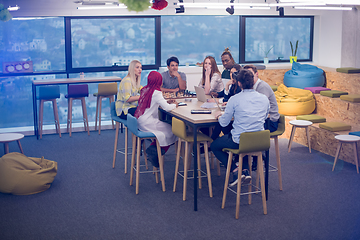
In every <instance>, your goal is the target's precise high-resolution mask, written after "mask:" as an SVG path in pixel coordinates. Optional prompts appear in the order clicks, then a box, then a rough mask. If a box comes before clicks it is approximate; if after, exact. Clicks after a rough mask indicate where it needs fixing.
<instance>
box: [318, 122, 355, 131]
mask: <svg viewBox="0 0 360 240" xmlns="http://www.w3.org/2000/svg"><path fill="white" fill-rule="evenodd" d="M319 127H320V128H323V129H326V130H329V131H332V132H339V131H350V130H351V126H350V125H348V124H346V123H342V122H327V123H320V124H319Z"/></svg>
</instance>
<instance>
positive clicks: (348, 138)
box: [332, 135, 360, 173]
mask: <svg viewBox="0 0 360 240" xmlns="http://www.w3.org/2000/svg"><path fill="white" fill-rule="evenodd" d="M335 139H337V140H339V145H338V148H337V150H336V154H335V161H334V165H333V168H332V170H333V171H334V169H335V165H336V162H337V160H338V158H339V154H340V150H341V145H342V144H343V143H350V144H351V145H352V146H353V149H354V155H355V165H356V171H357V173H359V160H358V154H357V145H356V143H357V142H359V141H360V137H358V136H355V135H336V136H335Z"/></svg>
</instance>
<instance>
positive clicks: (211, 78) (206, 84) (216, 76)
mask: <svg viewBox="0 0 360 240" xmlns="http://www.w3.org/2000/svg"><path fill="white" fill-rule="evenodd" d="M199 87H202V88H204V89H205V94H210V93H212V92H221V91H222V90H224V84H223V82H222V80H221V73H220V71H219V69H218V67H217V65H216V61H215V58H213V57H211V56H207V57H206V58H205V60H204V63H203V72H202V79H201V81H200V83H199Z"/></svg>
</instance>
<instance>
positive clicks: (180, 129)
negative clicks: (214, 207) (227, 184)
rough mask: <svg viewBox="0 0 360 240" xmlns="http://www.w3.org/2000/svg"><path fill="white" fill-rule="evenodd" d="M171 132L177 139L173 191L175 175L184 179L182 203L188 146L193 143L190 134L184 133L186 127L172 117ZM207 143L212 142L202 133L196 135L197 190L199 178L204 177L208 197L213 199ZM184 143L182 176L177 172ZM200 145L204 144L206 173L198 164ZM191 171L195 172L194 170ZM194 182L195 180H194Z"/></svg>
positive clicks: (184, 194) (184, 197) (184, 193)
mask: <svg viewBox="0 0 360 240" xmlns="http://www.w3.org/2000/svg"><path fill="white" fill-rule="evenodd" d="M172 132H173V133H174V135H175V136H177V137H178V138H179V140H178V145H177V150H176V165H175V177H174V188H173V191H174V192H175V191H176V183H177V175H178V174H179V175H180V176H182V177H183V178H184V183H183V201H185V200H186V188H187V180H188V168H189V162H190V161H189V159H188V156H189V146H190V143H193V142H194V138H193V136H192V133H190V132H187V131H186V125H185V123H184V122H183V121H181V120H179V119H177V118H175V117H173V118H172ZM208 142H212V139H211V138H210V137H208V136H206V135H205V134H203V133H200V132H199V133H198V134H197V146H196V147H197V163H198V169H197V171H198V180H199V188H200V189H201V187H202V186H201V178H202V177H203V176H204V177H205V176H206V177H207V179H208V186H209V196H210V197H213V193H212V183H211V173H210V163H209V153H208ZM182 143H185V159H184V172H183V175H182V174H181V171H179V162H180V151H181V144H182ZM200 143H203V144H204V151H205V164H206V173H205V172H203V171H201V164H200ZM193 171H196V170H195V169H194V170H193ZM202 173H203V175H202ZM194 181H195V179H194Z"/></svg>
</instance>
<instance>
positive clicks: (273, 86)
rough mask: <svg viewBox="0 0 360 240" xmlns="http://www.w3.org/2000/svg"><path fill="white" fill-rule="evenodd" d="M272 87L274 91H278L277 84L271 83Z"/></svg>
mask: <svg viewBox="0 0 360 240" xmlns="http://www.w3.org/2000/svg"><path fill="white" fill-rule="evenodd" d="M270 87H271V89H272V90H273V91H274V92H276V91H277V89H278V86H276V85H270Z"/></svg>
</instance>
